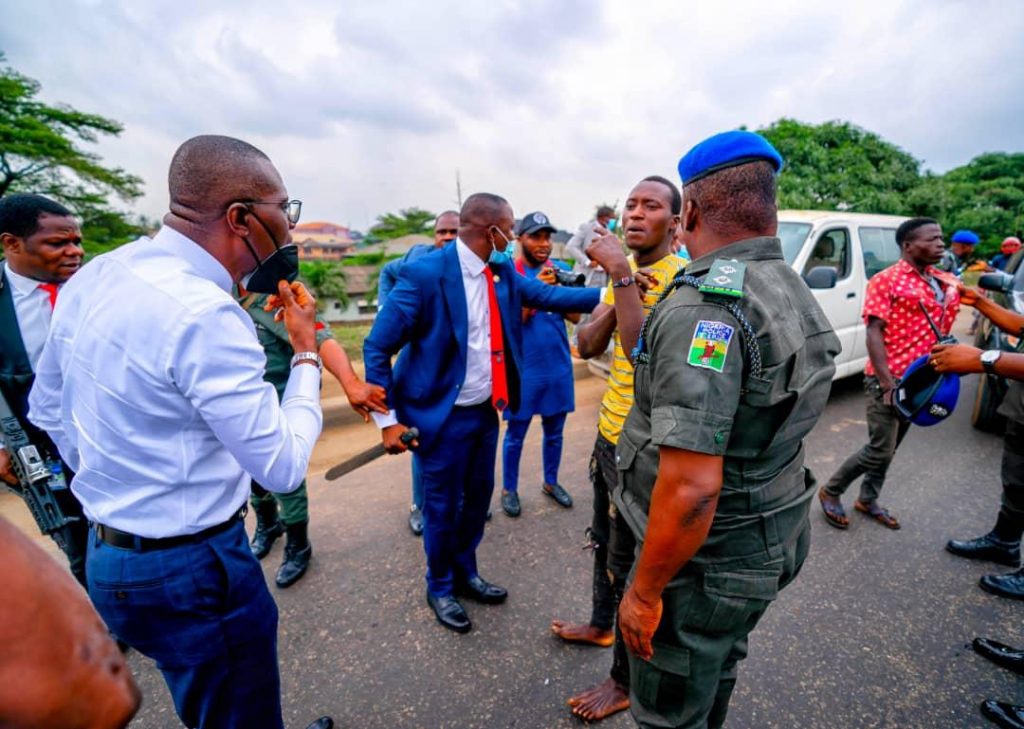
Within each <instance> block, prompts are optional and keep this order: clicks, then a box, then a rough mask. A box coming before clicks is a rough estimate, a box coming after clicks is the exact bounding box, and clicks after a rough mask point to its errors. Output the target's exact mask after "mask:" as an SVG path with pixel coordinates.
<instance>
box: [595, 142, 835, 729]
mask: <svg viewBox="0 0 1024 729" xmlns="http://www.w3.org/2000/svg"><path fill="white" fill-rule="evenodd" d="M781 167H782V158H781V157H780V156H779V153H778V152H777V151H776V150H775V149H774V148H773V147H772V146H771V145H770V144H769V143H768V142H767V141H766V140H765V139H764V138H763V137H761V136H759V135H757V134H754V133H752V132H746V131H735V132H726V133H723V134H719V135H716V136H714V137H711V138H710V139H707V140H705V141H704V142H701V143H700V144H698V145H697V146H696V147H694V148H693V149H692V150H690V152H688V153H687V154H686V155H685V156H684V157H683V158H682V160H680V163H679V173H680V177H681V178H682V182H683V212H682V220H681V225H682V227H683V230H684V231H685V234H684V237H683V238H684V242H685V244H686V247H687V250H688V251H689V252H690V254H691V255H692V256H693V262H692V263H691V264H690V265H689V266H688V267H687V269H686V273H687V274H688V275H686V276H678V277H676V278H675V279H673V281H672V282H671V283H670V284H669V285H668V288H667V289H666V293H665V294H664V295H663V297H662V300H661V302H660V303H659V304H658V305H656V306H655V308H654V310H653V311H652V312H651V314H650V315H649V316H648V317H647V319H646V320H645V322H644V324H643V327H642V328H641V331H640V336H639V339H638V344H637V346H636V357H635V375H634V376H635V403H634V406H633V408H632V410H631V411H630V413H629V416H628V417H627V419H626V424H625V426H624V428H623V430H622V433H621V435H620V437H619V443H618V448H617V450H616V460H617V465H618V469H619V477H620V478H619V486H618V488H616V490H615V495H614V499H615V505H616V507H617V508H618V510H619V512H620V513H621V514H622V516H623V517H624V518H625V520H626V522H627V524H628V525H629V527H630V529H631V530H632V532H633V534H634V536H635V537H636V539H637V541H638V543H639V544H640V548H639V552H638V555H637V560H636V565H635V567H634V570H633V575H632V580H631V582H630V584H629V587H628V589H627V590H626V594H625V595H624V597H623V599H622V602H621V604H620V605H619V627H620V629H621V631H622V637H623V639H624V641H625V643H626V645H627V646H628V647H629V650H630V651H631V656H630V688H631V691H630V700H631V707H630V708H631V711H632V713H633V716H634V718H635V719H636V721H637V723H638V724H639V725H640V726H641V727H694V728H696V727H720V726H722V724H723V723H724V722H725V716H726V711H727V708H728V704H729V697H730V695H731V693H732V689H733V686H734V685H735V682H736V664H737V662H738V661H739V660H740V659H742V658H743V657H744V656H745V655H746V652H747V636H748V634H749V633H750V631H751V630H752V629H753V628H754V626H755V625H756V624H757V622H758V620H759V619H760V618H761V616H762V615H763V614H764V612H765V610H767V608H768V605H769V604H770V603H771V601H772V600H773V599H774V598H775V597H776V596H777V594H778V591H779V590H780V589H781V588H783V587H784V586H785V585H787V584H788V583H789V582H790V581H791V580H792V579H793V578H794V577H795V576H796V574H797V572H798V571H799V569H800V566H801V564H802V563H803V560H804V558H805V557H806V555H807V550H808V546H809V538H810V524H809V523H808V520H807V511H808V504H809V502H810V499H811V498H812V497H813V494H814V479H813V477H812V476H811V474H810V472H809V471H808V470H807V469H806V468H805V467H804V446H803V439H804V436H805V435H806V434H807V433H808V432H809V431H810V430H811V428H812V427H813V426H814V424H815V423H816V422H817V420H818V417H819V416H820V414H821V413H822V411H823V410H824V409H825V405H826V402H827V400H828V393H829V390H830V387H831V379H832V375H833V373H834V372H835V365H834V362H833V360H834V358H835V355H836V354H837V353H838V352H839V349H840V345H839V340H838V339H837V337H836V335H835V333H834V332H833V331H832V327H831V325H830V324H829V322H828V319H827V318H826V316H825V314H824V312H823V311H822V310H821V307H820V306H818V304H817V302H816V301H815V299H814V297H813V296H812V295H811V292H810V290H809V289H808V288H807V286H806V285H804V284H803V283H802V282H801V280H800V277H799V276H798V275H797V274H796V273H795V272H794V271H793V269H792V268H790V267H789V266H788V265H787V264H786V261H785V259H784V258H783V255H782V246H781V243H780V241H779V239H778V238H777V237H776V231H777V227H778V221H777V215H776V203H775V176H776V173H777V172H778V170H779V169H780V168H781ZM588 253H589V255H590V256H591V257H592V258H595V259H596V260H598V262H600V263H601V264H602V265H603V266H604V267H605V268H606V269H607V270H608V272H609V275H610V277H611V278H612V279H613V280H615V279H617V278H619V277H621V276H625V275H627V274H628V273H629V266H628V263H627V262H626V259H625V257H624V256H622V254H621V250H620V249H619V247H618V245H617V244H616V241H615V239H614V236H604V237H602V238H600V239H599V240H598V241H596V242H595V243H594V244H593V245H592V246H591V247H590V249H589V250H588ZM639 306H640V304H639V302H638V301H633V300H630V298H629V297H626V296H617V297H616V299H615V308H616V315H617V316H618V318H619V321H620V322H622V321H634V320H636V318H637V314H638V309H639ZM631 338H633V339H635V338H636V337H635V335H633V336H632V337H630V336H629V333H628V332H624V336H623V339H624V341H623V346H624V347H629V346H630V344H631V342H630V341H626V340H629V339H631ZM627 351H629V350H628V349H627ZM709 352H710V353H709Z"/></svg>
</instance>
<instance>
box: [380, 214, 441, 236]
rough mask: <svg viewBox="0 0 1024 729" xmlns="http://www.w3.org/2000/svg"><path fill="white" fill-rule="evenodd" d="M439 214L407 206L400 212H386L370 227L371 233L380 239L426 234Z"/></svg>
mask: <svg viewBox="0 0 1024 729" xmlns="http://www.w3.org/2000/svg"><path fill="white" fill-rule="evenodd" d="M436 217H437V216H436V215H435V214H434V213H431V212H428V211H426V210H422V209H421V208H415V207H413V208H405V209H404V210H399V211H398V213H397V214H396V213H384V215H381V216H380V217H378V218H377V224H376V225H374V226H373V227H372V228H370V235H371V236H373V237H375V238H378V239H380V240H391V239H392V238H401V237H402V236H403V235H410V234H413V233H419V234H425V233H426V232H427V231H428V230H429V229H430V224H431V223H432V222H434V218H436Z"/></svg>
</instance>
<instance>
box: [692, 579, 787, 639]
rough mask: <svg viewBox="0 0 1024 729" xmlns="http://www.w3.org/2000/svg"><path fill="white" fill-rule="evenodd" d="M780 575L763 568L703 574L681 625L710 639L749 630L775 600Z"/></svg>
mask: <svg viewBox="0 0 1024 729" xmlns="http://www.w3.org/2000/svg"><path fill="white" fill-rule="evenodd" d="M780 568H781V565H780ZM780 571H781V570H780V569H774V568H768V567H766V568H756V569H754V568H751V569H738V568H737V569H731V570H729V571H723V572H707V573H705V574H704V578H703V581H702V589H699V590H697V592H696V594H695V595H694V598H693V600H692V601H691V603H690V605H689V609H688V610H687V614H686V618H685V619H684V623H685V624H686V625H687V626H688V627H690V628H693V629H695V630H698V631H700V632H703V633H708V634H711V635H727V634H729V633H734V632H740V631H746V630H749V629H750V628H752V627H753V626H751V625H749V622H750V621H751V620H752V619H755V620H756V619H757V618H759V617H760V616H761V614H762V613H764V611H765V610H766V609H767V608H768V605H769V604H770V603H771V601H772V600H774V599H775V598H776V597H777V596H778V594H779V575H780Z"/></svg>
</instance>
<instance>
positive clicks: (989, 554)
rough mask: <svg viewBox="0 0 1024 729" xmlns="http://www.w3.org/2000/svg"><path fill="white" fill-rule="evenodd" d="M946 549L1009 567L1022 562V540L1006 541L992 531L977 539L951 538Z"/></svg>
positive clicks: (968, 557) (960, 554)
mask: <svg viewBox="0 0 1024 729" xmlns="http://www.w3.org/2000/svg"><path fill="white" fill-rule="evenodd" d="M946 550H947V551H949V552H952V553H953V554H955V555H956V556H957V557H966V558H967V559H984V560H988V561H989V562H995V563H996V564H1005V565H1006V566H1007V567H1016V566H1018V565H1019V564H1020V542H1004V541H1002V540H1001V539H997V538H996V537H995V535H993V534H992V532H989V533H988V534H985V535H984V536H980V537H978V538H977V539H964V540H960V539H950V540H949V541H948V542H946Z"/></svg>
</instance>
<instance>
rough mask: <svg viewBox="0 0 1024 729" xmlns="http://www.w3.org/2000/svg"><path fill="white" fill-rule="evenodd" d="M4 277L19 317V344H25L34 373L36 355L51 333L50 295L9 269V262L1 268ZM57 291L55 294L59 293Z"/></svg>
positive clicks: (29, 279) (31, 281) (37, 356)
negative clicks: (20, 342)
mask: <svg viewBox="0 0 1024 729" xmlns="http://www.w3.org/2000/svg"><path fill="white" fill-rule="evenodd" d="M4 275H5V276H6V277H7V282H8V284H10V287H11V299H12V300H13V301H14V313H15V315H16V316H17V317H18V329H19V330H21V341H22V342H24V343H25V352H26V353H27V354H28V361H29V362H30V363H31V365H32V369H33V370H34V369H35V367H36V362H38V361H39V355H40V353H41V352H42V351H43V343H44V342H46V333H47V332H48V331H50V316H51V313H52V311H53V309H52V307H51V306H50V294H49V292H48V291H44V290H43V289H41V288H39V282H38V281H36V280H35V279H32V278H29V277H28V276H22V275H21V274H20V273H17V272H15V271H14V270H12V269H11V264H10V261H8V262H7V263H6V264H5V265H4ZM59 290H60V289H59V287H58V291H59Z"/></svg>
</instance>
